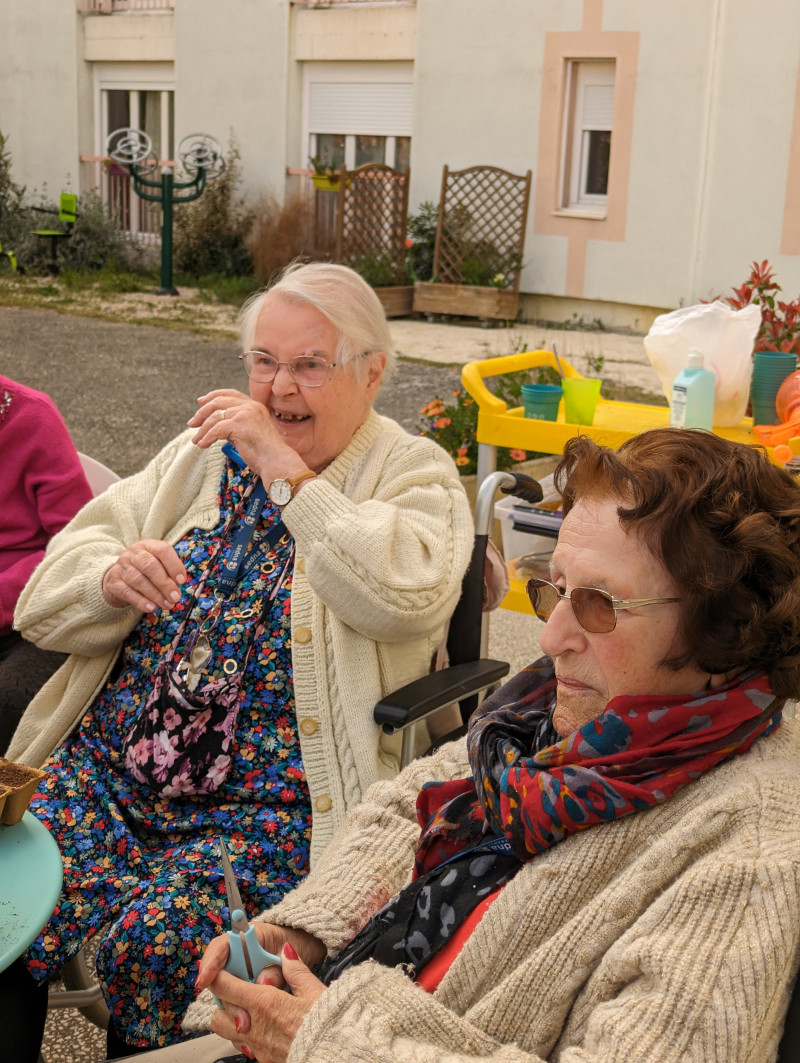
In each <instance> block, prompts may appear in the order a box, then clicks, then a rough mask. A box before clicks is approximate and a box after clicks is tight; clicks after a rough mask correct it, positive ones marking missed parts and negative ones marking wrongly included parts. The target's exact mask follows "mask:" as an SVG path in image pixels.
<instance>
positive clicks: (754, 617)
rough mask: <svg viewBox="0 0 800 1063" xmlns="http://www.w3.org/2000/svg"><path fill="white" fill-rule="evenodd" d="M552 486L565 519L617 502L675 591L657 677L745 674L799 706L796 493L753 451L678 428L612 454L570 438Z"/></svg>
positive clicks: (799, 520) (799, 507)
mask: <svg viewBox="0 0 800 1063" xmlns="http://www.w3.org/2000/svg"><path fill="white" fill-rule="evenodd" d="M555 485H556V488H557V490H559V492H560V493H561V494H562V496H563V498H564V513H565V515H566V514H567V513H569V511H570V509H571V508H572V507H573V505H574V504H575V503H576V502H577V501H578V500H579V499H582V498H607V497H609V496H611V497H612V498H615V499H619V502H620V505H619V507H618V509H617V513H618V514H619V519H620V523H621V524H622V525H623V527H625V528H626V530H631V529H633V530H635V532H636V534H637V536H639V538H640V540H641V541H642V542H643V543H644V545H645V546H647V548H648V549H649V550H650V552H651V553H652V554H653V555H654V556H655V557H657V558H660V559H661V561H662V562H663V564H664V566H665V568H666V569H667V571H668V572H669V573H670V575H671V576H672V578H673V579H674V580H675V581H676V583H677V584H678V586H679V587H680V588H681V596H682V600H681V602H680V604H679V606H678V608H679V610H680V621H679V627H678V640H677V642H676V645H679V646H680V647H681V648H680V651H679V652H676V653H670V654H669V655H668V656H667V657H666V658H665V659H664V661H663V664H664V665H665V666H666V667H669V668H674V669H680V668H684V667H686V666H687V665H689V664H696V665H697V666H698V667H699V668H701V669H702V670H703V671H705V672H710V673H727V672H732V671H738V670H742V669H749V668H753V669H756V670H758V671H762V672H766V674H767V675H768V677H769V680H770V683H771V685H772V689H773V690H774V692H775V694H776V695H778V696H779V697H788V698H795V699H796V698H800V484H798V483H797V481H795V480H794V479H793V478H792V476H790V475H789V473H787V472H786V471H785V470H783V469H780V468H778V467H777V466H775V465H773V464H772V463H771V462H770V461H769V459H768V458H767V456H766V453H765V452H764V450H763V449H762V448H761V447H755V446H747V445H745V444H742V443H732V442H730V441H729V440H726V439H722V438H720V437H719V436H716V435H712V434H711V433H710V432H702V431H697V430H686V429H678V428H658V429H653V430H652V431H649V432H643V433H642V434H641V435H638V436H634V437H633V438H632V439H630V440H628V441H627V442H626V443H624V444H623V445H622V446H621V447H620V448H619V450H617V451H614V450H610V449H608V448H607V447H602V446H598V445H597V444H596V443H594V442H593V441H592V440H591V439H589V438H588V437H586V436H577V437H576V438H574V439H571V440H570V441H569V442H568V443H567V445H566V447H565V448H564V455H563V457H562V459H561V461H560V463H559V465H558V468H557V469H556V472H555Z"/></svg>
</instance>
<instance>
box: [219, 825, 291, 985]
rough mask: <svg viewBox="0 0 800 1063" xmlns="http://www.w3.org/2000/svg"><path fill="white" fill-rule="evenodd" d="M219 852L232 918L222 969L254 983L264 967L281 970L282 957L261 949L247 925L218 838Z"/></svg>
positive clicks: (237, 889) (225, 852)
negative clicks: (227, 952)
mask: <svg viewBox="0 0 800 1063" xmlns="http://www.w3.org/2000/svg"><path fill="white" fill-rule="evenodd" d="M219 851H220V855H221V856H222V869H223V871H224V872H225V889H226V891H227V894H228V909H229V911H230V915H231V927H232V929H231V930H228V931H227V934H228V948H229V949H230V955H229V957H228V962H227V963H226V964H225V970H226V971H229V972H230V973H231V974H234V975H236V977H237V978H241V979H242V980H243V981H245V982H255V980H256V978H257V977H258V975H259V974H260V972H261V971H263V970H264V968H265V967H270V966H272V965H275V966H278V967H280V965H281V958H280V956H275V955H274V953H272V952H267V950H266V949H262V947H261V945H260V943H259V940H258V938H257V937H256V931H255V927H253V926H251V925H250V921H249V919H248V918H247V916H246V915H245V913H244V905H243V904H242V895H241V894H240V893H239V887H238V885H237V883H236V878H235V876H234V874H233V868H232V867H231V862H230V859H229V858H228V853H227V850H226V849H225V843H224V842H223V840H222V838H220V839H219ZM217 1003H219V1001H217Z"/></svg>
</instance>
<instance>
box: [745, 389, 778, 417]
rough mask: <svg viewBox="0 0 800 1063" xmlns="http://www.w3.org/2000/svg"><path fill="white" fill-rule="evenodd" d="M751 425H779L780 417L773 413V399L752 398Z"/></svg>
mask: <svg viewBox="0 0 800 1063" xmlns="http://www.w3.org/2000/svg"><path fill="white" fill-rule="evenodd" d="M751 402H752V408H753V424H780V417H778V414H777V413H776V412H775V399H774V398H772V399H762V398H758V397H757V396H755V395H754V396H753V397H752V400H751Z"/></svg>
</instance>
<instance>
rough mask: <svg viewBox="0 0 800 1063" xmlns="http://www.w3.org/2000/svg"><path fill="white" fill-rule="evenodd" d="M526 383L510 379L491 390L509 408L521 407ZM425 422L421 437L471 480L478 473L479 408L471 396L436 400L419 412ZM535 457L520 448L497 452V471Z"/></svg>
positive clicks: (461, 390) (499, 381)
mask: <svg viewBox="0 0 800 1063" xmlns="http://www.w3.org/2000/svg"><path fill="white" fill-rule="evenodd" d="M524 383H526V380H516V379H513V378H511V377H509V376H506V377H499V378H498V379H497V381H496V382H495V383H494V386H493V387H492V390H493V391H494V393H495V394H496V395H497V397H498V398H500V399H502V400H503V401H504V402H506V403H508V405H509V406H519V405H521V403H522V398H521V395H522V392H521V390H520V388H521V386H522V384H524ZM419 412H420V413H421V414H422V417H423V418H424V420H423V421H422V422H421V423H420V426H419V435H421V436H428V438H429V439H433V440H434V441H435V442H436V443H438V444H439V446H440V447H443V448H444V449H445V450H446V451H447V453H448V454H450V455H451V456H452V458H453V459H454V461H455V463H456V465H457V466H458V471H459V472H460V473H461V475H462V476H469V475H470V474H471V473H475V472H477V471H478V441H477V439H476V438H475V436H476V433H477V430H478V404H477V403H476V402H475V400H474V399H473V398H472V396H471V395H470V394H469V393H468V392H467V391H465V390H464V388H459V389H458V391H454V392H453V393H452V401H450V402H445V400H444V399H441V398H435V399H433V400H432V401H431V402H428V403H426V404H425V406H423V407H422V409H421V410H420V411H419ZM529 457H536V455H535V454H528V453H527V452H526V451H524V450H519V449H518V448H517V447H510V448H508V447H498V448H497V468H498V469H509V468H511V466H512V465H515V464H517V462H520V461H526V460H527V459H528V458H529Z"/></svg>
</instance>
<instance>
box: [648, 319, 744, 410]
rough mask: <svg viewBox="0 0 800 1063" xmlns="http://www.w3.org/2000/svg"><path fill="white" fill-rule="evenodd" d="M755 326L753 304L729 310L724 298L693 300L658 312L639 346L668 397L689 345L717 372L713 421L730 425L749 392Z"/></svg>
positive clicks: (668, 397) (687, 354)
mask: <svg viewBox="0 0 800 1063" xmlns="http://www.w3.org/2000/svg"><path fill="white" fill-rule="evenodd" d="M760 325H761V308H760V307H759V306H756V305H755V304H751V305H750V306H745V307H744V308H743V309H742V310H734V309H733V307H731V306H728V304H727V303H724V302H720V301H717V302H715V303H699V304H698V305H697V306H684V307H681V308H680V310H673V311H672V312H671V313H669V314H661V315H660V316H659V317H657V318H656V319H655V321H654V322H653V325H652V328H651V329H650V331H649V332H648V333H647V335H646V336H645V338H644V349H645V350H646V351H647V357H648V358H649V359H650V364H651V365H652V367H653V369H654V370H655V371H656V373H657V374H658V378H659V380H660V381H661V387H662V388H663V389H664V394H665V395H666V397H667V401H668V402H669V400H670V398H671V396H672V381H673V380H674V379H675V377H676V376H677V375H678V373H680V371H681V369H684V368H685V367H686V364H687V361H688V357H689V351H690V349H691V348H694V349H695V350H697V351H700V353H701V354H702V355H703V357H704V365H705V368H706V369H713V370H714V372H715V373H716V374H717V387H716V390H715V392H714V425H715V426H717V425H718V426H719V427H721V428H731V427H733V426H734V425H737V424H738V423H739V422H740V421H741V419H742V418H743V417H744V413H745V410H746V408H747V402H748V399H749V397H750V374H751V372H752V368H753V358H752V356H753V344H754V343H755V338H756V335H757V334H758V330H759V327H760Z"/></svg>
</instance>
